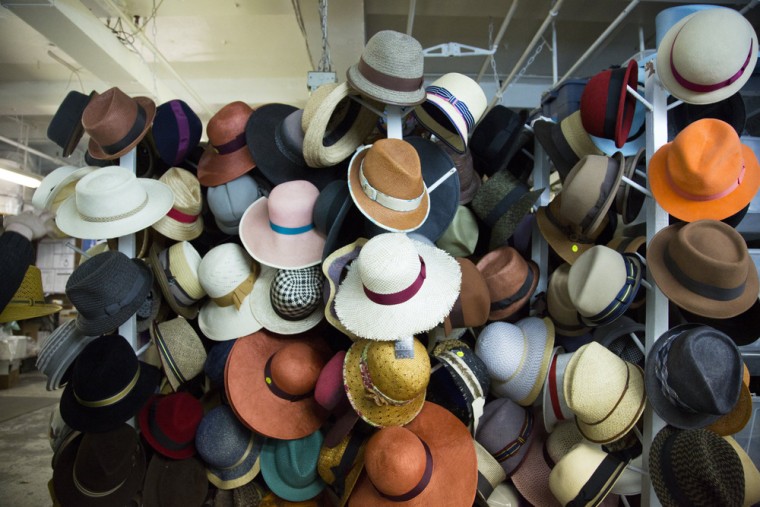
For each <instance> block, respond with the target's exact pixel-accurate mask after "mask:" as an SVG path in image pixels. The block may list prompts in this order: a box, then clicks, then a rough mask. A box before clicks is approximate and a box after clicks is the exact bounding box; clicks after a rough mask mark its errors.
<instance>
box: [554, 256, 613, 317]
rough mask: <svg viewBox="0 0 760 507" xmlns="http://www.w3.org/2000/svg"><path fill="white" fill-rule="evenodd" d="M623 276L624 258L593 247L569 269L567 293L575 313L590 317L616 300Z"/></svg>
mask: <svg viewBox="0 0 760 507" xmlns="http://www.w3.org/2000/svg"><path fill="white" fill-rule="evenodd" d="M626 277H627V267H626V261H625V258H624V257H623V255H622V254H621V253H619V252H617V251H615V250H613V249H612V248H609V247H607V246H604V245H596V246H594V247H592V248H591V249H589V250H587V251H585V252H583V253H582V254H581V255H580V256H579V257H578V259H577V260H576V261H575V262H574V263H573V265H572V266H570V271H569V273H568V277H567V291H568V294H569V296H570V300H571V301H572V303H573V306H575V308H576V309H577V310H578V312H579V313H580V314H581V315H583V316H586V317H592V316H594V315H597V314H598V313H599V312H601V311H603V310H604V309H605V308H607V306H609V304H610V303H612V302H613V301H614V300H615V299H616V297H617V295H618V293H619V292H620V289H621V288H622V287H623V286H624V285H625V281H626Z"/></svg>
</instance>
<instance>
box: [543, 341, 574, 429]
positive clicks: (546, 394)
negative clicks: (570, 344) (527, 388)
mask: <svg viewBox="0 0 760 507" xmlns="http://www.w3.org/2000/svg"><path fill="white" fill-rule="evenodd" d="M571 357H573V353H572V352H568V353H565V352H564V349H563V348H562V347H555V348H554V350H553V351H552V358H551V360H550V361H549V371H548V373H547V374H546V378H545V379H544V388H543V391H542V404H541V406H542V412H543V416H544V428H546V431H547V432H548V433H551V432H552V431H554V428H555V427H556V426H557V423H561V422H562V421H565V420H569V419H572V418H573V416H574V414H573V411H572V410H570V407H568V406H567V400H566V399H565V390H564V388H563V387H564V385H565V371H566V370H567V364H568V363H569V362H570V358H571Z"/></svg>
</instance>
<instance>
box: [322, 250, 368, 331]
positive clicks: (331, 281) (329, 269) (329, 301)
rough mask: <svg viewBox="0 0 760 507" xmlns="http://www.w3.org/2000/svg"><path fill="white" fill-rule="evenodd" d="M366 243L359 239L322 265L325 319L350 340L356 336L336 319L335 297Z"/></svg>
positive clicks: (338, 251) (336, 251)
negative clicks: (351, 265) (350, 266)
mask: <svg viewBox="0 0 760 507" xmlns="http://www.w3.org/2000/svg"><path fill="white" fill-rule="evenodd" d="M366 243H367V240H366V239H364V238H359V239H357V240H356V241H354V242H353V243H351V244H349V245H346V246H344V247H341V248H338V249H337V250H335V251H334V252H332V253H331V254H330V255H328V256H327V258H326V259H325V260H324V262H323V263H322V273H323V274H324V275H325V283H324V284H323V285H322V287H323V289H322V290H323V292H322V299H323V301H324V303H325V318H326V319H327V322H329V323H330V324H332V326H333V327H334V328H336V329H337V330H338V331H340V332H342V333H343V334H345V335H346V336H348V337H349V338H351V339H352V340H353V339H356V338H357V336H356V335H355V334H354V333H352V332H351V331H349V330H348V328H346V326H344V325H343V323H341V321H340V319H338V314H337V313H336V312H335V295H336V294H337V291H338V286H339V285H340V283H341V282H342V281H343V280H344V278H345V277H346V275H347V274H348V269H349V265H350V264H351V263H352V262H353V261H354V260H355V259H356V258H357V257H358V256H359V252H360V251H361V249H362V247H363V246H364V245H365V244H366Z"/></svg>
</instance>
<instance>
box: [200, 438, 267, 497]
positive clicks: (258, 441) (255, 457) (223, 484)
mask: <svg viewBox="0 0 760 507" xmlns="http://www.w3.org/2000/svg"><path fill="white" fill-rule="evenodd" d="M251 438H252V439H253V444H252V445H253V447H252V448H251V451H250V452H249V453H248V455H247V456H246V457H245V459H244V460H243V462H242V463H240V464H239V465H237V466H233V467H231V468H217V467H214V466H211V465H209V464H208V463H206V477H207V478H208V481H209V482H210V483H211V484H213V485H214V486H216V487H217V488H219V489H222V490H227V489H235V488H239V487H241V486H245V485H246V484H248V483H249V482H251V481H252V480H253V479H254V478H255V477H256V476H257V475H259V472H260V471H261V449H262V447H263V440H264V439H263V438H261V437H257V436H252V437H251Z"/></svg>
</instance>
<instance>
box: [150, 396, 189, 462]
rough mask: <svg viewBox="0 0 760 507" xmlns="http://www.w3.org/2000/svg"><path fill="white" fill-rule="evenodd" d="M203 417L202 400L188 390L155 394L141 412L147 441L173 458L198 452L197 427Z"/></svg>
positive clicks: (186, 456) (181, 457) (160, 451)
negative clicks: (196, 444) (196, 441)
mask: <svg viewBox="0 0 760 507" xmlns="http://www.w3.org/2000/svg"><path fill="white" fill-rule="evenodd" d="M201 419H203V406H202V405H201V402H200V401H198V400H197V399H195V398H193V397H192V396H191V395H190V394H188V393H186V392H178V393H172V394H168V395H153V396H152V397H151V398H150V399H149V400H148V402H147V403H146V404H145V405H144V406H143V408H142V410H140V413H139V414H138V416H137V421H138V424H139V425H140V432H141V433H142V435H143V436H144V437H145V440H146V442H148V444H150V446H151V447H153V449H155V450H156V451H157V452H159V453H161V454H163V455H164V456H166V457H167V458H172V459H185V458H189V457H191V456H193V455H194V454H195V431H196V430H197V429H198V425H199V424H200V423H201Z"/></svg>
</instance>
